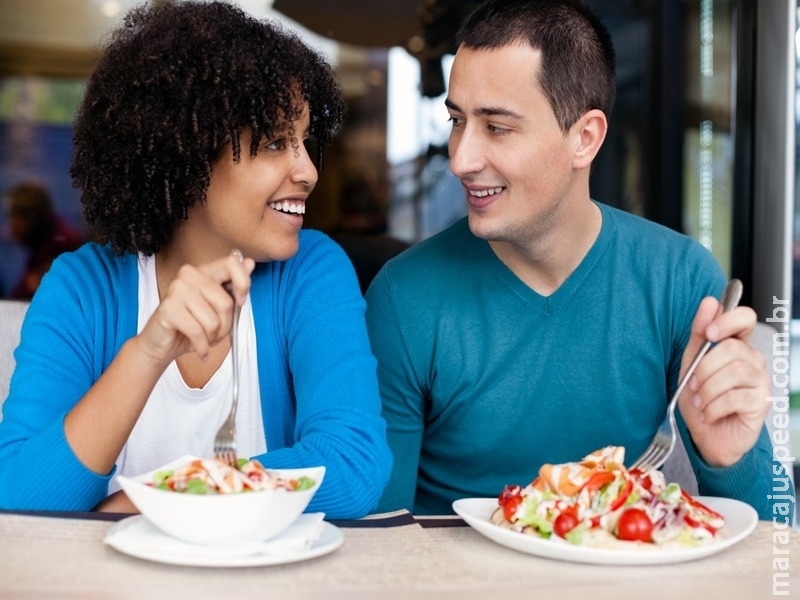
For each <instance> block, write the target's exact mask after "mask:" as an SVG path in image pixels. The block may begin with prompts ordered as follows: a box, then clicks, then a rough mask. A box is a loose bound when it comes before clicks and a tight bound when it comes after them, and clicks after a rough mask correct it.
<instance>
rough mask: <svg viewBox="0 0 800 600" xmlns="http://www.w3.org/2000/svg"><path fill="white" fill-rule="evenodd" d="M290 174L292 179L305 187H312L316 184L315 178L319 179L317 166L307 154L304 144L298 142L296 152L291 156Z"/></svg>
mask: <svg viewBox="0 0 800 600" xmlns="http://www.w3.org/2000/svg"><path fill="white" fill-rule="evenodd" d="M290 175H291V178H292V181H294V182H296V183H302V184H304V185H306V186H307V187H310V188H313V187H314V186H315V185H316V184H317V180H318V179H319V173H318V172H317V166H316V164H315V163H314V161H313V160H312V159H311V157H310V156H309V154H308V150H307V149H306V147H305V145H304V144H300V145H299V147H298V148H297V152H296V154H295V156H294V157H293V162H292V170H291V174H290Z"/></svg>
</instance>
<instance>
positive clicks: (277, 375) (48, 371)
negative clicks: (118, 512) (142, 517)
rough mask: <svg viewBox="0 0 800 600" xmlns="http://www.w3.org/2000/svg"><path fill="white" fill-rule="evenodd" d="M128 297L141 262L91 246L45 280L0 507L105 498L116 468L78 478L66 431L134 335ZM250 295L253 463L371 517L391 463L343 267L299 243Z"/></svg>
mask: <svg viewBox="0 0 800 600" xmlns="http://www.w3.org/2000/svg"><path fill="white" fill-rule="evenodd" d="M137 286H138V270H137V259H136V256H135V255H132V254H129V255H124V256H122V257H118V256H115V255H114V254H113V253H112V252H111V250H110V249H109V248H108V247H104V246H99V245H97V244H86V245H85V246H83V247H82V248H81V249H79V250H78V251H77V252H74V253H69V254H65V255H63V256H62V257H61V258H59V259H58V260H57V261H56V262H55V263H54V265H53V267H52V268H51V270H50V271H49V272H48V274H47V275H46V276H45V278H44V280H43V282H42V284H41V286H40V288H39V290H38V291H37V293H36V296H35V297H34V299H33V301H32V303H31V306H30V308H29V310H28V313H27V315H26V318H25V322H24V323H23V326H22V333H21V341H20V345H19V347H18V348H17V350H16V351H15V358H16V361H17V368H16V370H15V372H14V375H13V377H12V379H11V383H10V389H9V395H8V398H7V399H6V401H5V403H4V404H3V407H2V408H3V420H2V422H0V508H3V509H40V510H90V509H91V508H92V507H93V506H95V505H96V504H97V503H98V502H100V501H101V500H102V499H103V498H104V497H105V496H106V495H107V493H108V491H107V490H108V483H109V481H110V479H111V478H112V477H113V475H114V471H115V469H114V470H112V471H111V472H110V473H102V474H98V473H94V472H92V471H90V470H89V469H87V468H86V467H85V466H84V465H83V464H82V463H81V462H80V461H79V460H78V459H77V457H76V456H75V455H74V453H73V452H72V449H71V448H70V446H69V445H68V443H67V441H66V438H65V435H64V427H63V420H64V417H65V415H66V414H67V413H68V412H69V411H70V410H71V409H72V407H73V406H74V405H75V404H76V403H77V402H78V401H79V400H80V399H81V397H82V396H83V395H84V394H85V393H86V391H87V390H88V389H89V388H90V387H91V386H92V385H93V384H94V382H95V381H97V379H98V378H99V377H100V375H101V374H102V373H103V372H104V371H105V369H106V368H107V367H108V365H109V363H110V362H111V361H112V359H113V358H114V357H115V356H116V355H117V353H118V352H119V350H120V348H121V346H122V344H123V343H124V342H125V341H126V340H128V339H129V338H131V337H132V336H134V335H136V328H137V315H138V300H137V298H138V294H137V289H138V287H137ZM250 293H251V301H252V306H253V313H254V321H255V328H256V340H257V352H258V374H259V381H260V387H261V404H262V413H263V419H264V430H265V434H266V438H267V446H268V448H269V452H268V453H267V454H264V455H261V456H259V457H258V459H259V460H261V461H262V462H263V464H264V465H265V466H266V467H272V468H290V467H307V466H315V465H325V466H326V469H327V470H326V475H325V479H324V481H323V484H322V486H321V488H320V490H319V491H318V492H317V494H316V496H315V497H314V499H313V500H312V502H311V504H310V505H309V510H311V511H323V512H325V513H326V514H327V515H328V516H329V517H331V518H357V517H361V516H363V515H365V514H367V513H368V512H369V511H371V510H372V509H374V508H375V506H376V505H377V502H378V499H379V498H380V495H381V493H382V491H383V489H384V486H385V485H386V482H387V480H388V476H389V472H390V470H391V464H392V457H391V453H390V452H389V449H388V445H387V442H386V430H385V429H386V426H385V422H384V421H383V419H382V418H381V416H380V399H379V394H378V384H377V378H376V363H375V359H374V357H373V356H372V353H371V352H370V347H369V341H368V338H367V333H366V328H365V324H364V309H365V307H364V300H363V298H362V297H361V294H360V292H359V288H358V283H357V280H356V277H355V273H354V271H353V268H352V265H351V264H350V262H349V260H348V258H347V256H346V255H345V254H344V252H343V251H342V250H341V248H339V246H337V245H336V244H335V243H334V242H333V241H331V240H330V239H329V238H328V237H327V236H325V235H324V234H322V233H320V232H316V231H311V230H302V231H301V232H300V249H299V251H298V253H297V255H295V256H294V257H293V258H291V259H290V260H288V261H285V262H270V263H260V264H258V265H257V266H256V269H255V271H254V273H253V276H252V286H251V292H250ZM108 401H109V402H113V401H114V400H113V398H109V399H108ZM176 427H180V424H176Z"/></svg>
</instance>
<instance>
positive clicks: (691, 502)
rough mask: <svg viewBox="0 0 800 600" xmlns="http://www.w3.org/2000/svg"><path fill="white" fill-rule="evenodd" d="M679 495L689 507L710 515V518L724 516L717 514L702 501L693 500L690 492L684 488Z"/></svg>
mask: <svg viewBox="0 0 800 600" xmlns="http://www.w3.org/2000/svg"><path fill="white" fill-rule="evenodd" d="M681 497H682V498H683V500H684V501H685V502H686V503H687V504H688V505H689V506H691V507H693V508H696V509H697V510H699V511H700V512H701V513H705V514H706V515H707V516H709V517H711V518H712V519H723V518H724V517H723V516H722V515H721V514H719V513H718V512H716V511H714V510H711V509H710V508H708V507H707V506H706V505H705V504H703V503H702V502H699V501H698V500H695V499H694V498H693V497H692V496H691V495H690V494H688V493H687V492H686V491H685V490H683V489H682V490H681Z"/></svg>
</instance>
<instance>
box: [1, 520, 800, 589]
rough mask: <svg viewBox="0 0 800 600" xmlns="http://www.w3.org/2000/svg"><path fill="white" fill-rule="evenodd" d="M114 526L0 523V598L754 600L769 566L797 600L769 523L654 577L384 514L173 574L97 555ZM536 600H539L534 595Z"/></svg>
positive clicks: (787, 549)
mask: <svg viewBox="0 0 800 600" xmlns="http://www.w3.org/2000/svg"><path fill="white" fill-rule="evenodd" d="M121 518H122V516H121V515H99V514H96V513H74V514H69V515H64V514H41V513H34V514H24V513H13V512H2V511H0V598H3V599H16V598H26V599H27V598H40V597H45V598H81V599H84V598H86V599H89V600H91V599H95V598H97V599H100V598H103V599H104V598H158V597H174V598H205V597H209V598H210V597H214V598H222V597H232V594H236V596H237V597H242V596H244V595H247V594H253V595H255V596H254V597H257V598H261V597H269V596H271V597H278V596H273V595H272V594H274V593H279V594H280V596H279V597H280V598H281V600H293V599H307V598H326V599H336V598H348V599H352V598H380V599H381V600H383V599H388V600H391V599H394V598H414V599H415V600H416V599H418V598H437V599H441V598H493V599H501V598H503V597H504V596H506V595H507V594H509V593H514V592H522V593H524V596H520V597H525V598H528V597H536V596H539V597H542V598H544V597H546V598H554V599H558V598H591V599H592V600H606V599H608V600H611V599H613V600H625V599H628V598H630V599H635V600H641V599H642V598H647V599H648V600H650V599H660V598H664V599H669V600H675V599H676V598H678V599H681V600H683V599H693V598H702V600H715V599H716V598H728V599H731V600H733V599H737V600H738V599H739V598H741V599H747V600H749V599H759V598H768V597H772V596H773V574H775V573H780V572H781V571H780V570H779V566H777V563H774V562H773V561H774V559H776V558H781V559H785V560H786V561H787V562H788V564H789V569H788V574H789V577H788V580H787V579H782V581H783V582H787V581H788V585H787V586H784V587H781V588H778V589H779V590H780V591H788V592H789V597H798V598H800V533H798V532H797V531H796V530H784V531H789V532H790V533H789V543H788V544H787V543H783V542H785V540H781V539H780V538H779V537H775V534H776V533H777V532H778V530H777V529H776V528H775V527H774V526H773V524H772V523H771V522H769V521H761V522H759V523H758V526H757V527H756V529H755V531H754V532H753V533H752V534H751V535H750V536H748V537H747V538H746V539H744V540H743V541H741V542H740V543H738V544H736V545H734V546H733V547H731V548H728V549H726V550H724V551H722V552H720V553H718V554H715V555H713V556H710V557H707V558H702V559H699V560H693V561H690V562H684V563H677V564H670V565H658V566H603V565H586V564H577V563H570V562H562V561H557V560H551V559H547V558H541V557H537V556H532V555H528V554H523V553H520V552H517V551H515V550H511V549H508V548H506V547H504V546H501V545H499V544H496V543H495V542H493V541H491V540H489V539H487V538H485V537H483V536H482V535H480V534H479V533H477V532H476V531H475V530H473V529H472V528H470V527H467V526H466V525H464V523H463V521H461V520H460V519H459V518H457V517H435V518H414V517H413V516H412V515H410V514H408V513H395V514H392V515H383V516H379V517H373V518H368V519H366V520H360V521H333V523H334V524H335V525H336V526H338V527H340V528H341V530H342V532H343V534H344V543H343V544H342V546H341V547H339V548H338V549H337V550H335V551H333V552H332V553H330V554H327V555H325V556H320V557H317V558H314V559H311V560H307V561H303V562H297V563H292V564H284V565H273V566H261V567H245V568H200V567H187V566H175V565H168V564H161V563H158V562H151V561H147V560H141V559H138V558H133V557H130V556H127V555H126V554H123V553H120V552H118V551H116V550H114V549H113V548H111V547H110V546H108V545H106V544H105V543H103V537H104V535H105V533H106V531H107V529H108V528H109V527H111V526H112V525H113V524H114V521H115V520H119V519H121ZM540 594H542V595H540Z"/></svg>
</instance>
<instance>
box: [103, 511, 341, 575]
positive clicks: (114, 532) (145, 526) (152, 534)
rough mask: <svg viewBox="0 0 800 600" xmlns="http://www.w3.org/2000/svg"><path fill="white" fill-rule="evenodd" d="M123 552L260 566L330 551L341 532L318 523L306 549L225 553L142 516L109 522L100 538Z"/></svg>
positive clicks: (193, 563)
mask: <svg viewBox="0 0 800 600" xmlns="http://www.w3.org/2000/svg"><path fill="white" fill-rule="evenodd" d="M103 541H104V542H105V543H106V544H108V545H109V546H111V547H112V548H115V549H116V550H119V551H120V552H122V553H124V554H128V555H130V556H135V557H136V558H143V559H145V560H152V561H155V562H161V563H168V564H172V565H186V566H190V567H261V566H268V565H283V564H287V563H293V562H298V561H301V560H308V559H310V558H315V557H317V556H322V555H323V554H328V553H329V552H333V551H334V550H336V549H337V548H338V547H339V546H341V545H342V542H343V541H344V535H343V534H342V531H341V530H340V529H339V528H338V527H336V526H335V525H331V524H330V523H328V522H327V521H323V522H322V527H321V531H320V535H319V537H318V538H317V539H316V540H315V541H314V542H312V543H311V545H310V546H309V547H307V548H303V549H301V550H295V551H293V552H286V553H280V554H275V553H258V552H254V553H252V554H242V552H241V551H232V552H230V553H226V552H225V551H221V550H220V549H219V547H215V546H214V545H213V544H212V545H209V546H201V545H197V544H190V543H188V542H183V541H181V540H179V539H177V538H173V537H171V536H169V535H167V534H166V533H163V532H162V531H161V530H160V529H158V528H157V527H156V526H155V525H153V524H152V523H150V521H148V520H147V519H146V518H145V517H143V516H142V515H135V516H133V517H128V518H126V519H123V520H122V521H120V522H118V523H115V524H114V525H112V526H111V527H110V528H109V529H108V532H107V533H106V536H105V539H104V540H103Z"/></svg>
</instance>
